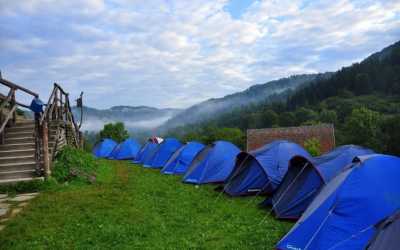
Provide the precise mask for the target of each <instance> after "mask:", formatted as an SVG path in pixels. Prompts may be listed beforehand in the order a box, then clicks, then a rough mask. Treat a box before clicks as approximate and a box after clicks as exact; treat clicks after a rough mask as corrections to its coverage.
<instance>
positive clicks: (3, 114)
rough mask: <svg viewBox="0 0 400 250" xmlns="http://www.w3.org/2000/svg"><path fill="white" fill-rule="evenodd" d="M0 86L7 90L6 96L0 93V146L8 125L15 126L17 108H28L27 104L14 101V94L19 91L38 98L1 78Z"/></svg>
mask: <svg viewBox="0 0 400 250" xmlns="http://www.w3.org/2000/svg"><path fill="white" fill-rule="evenodd" d="M0 84H1V85H3V86H6V87H8V88H9V91H8V94H7V95H3V94H1V93H0V144H3V143H4V130H5V128H6V127H7V126H8V125H11V124H15V121H16V117H17V109H18V106H20V107H25V108H29V105H28V104H23V103H20V102H19V101H17V100H16V95H15V94H16V92H17V91H21V92H24V93H26V94H28V95H31V96H33V97H39V95H38V94H37V93H35V92H33V91H31V90H29V89H27V88H24V87H22V86H20V85H18V84H15V83H12V82H10V81H8V80H6V79H3V78H1V77H0Z"/></svg>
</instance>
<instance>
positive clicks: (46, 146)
mask: <svg viewBox="0 0 400 250" xmlns="http://www.w3.org/2000/svg"><path fill="white" fill-rule="evenodd" d="M42 129H43V133H42V134H43V169H44V175H45V177H46V178H47V177H49V176H50V175H51V170H50V158H49V130H48V127H47V122H44V123H43V124H42Z"/></svg>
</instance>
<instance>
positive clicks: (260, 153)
mask: <svg viewBox="0 0 400 250" xmlns="http://www.w3.org/2000/svg"><path fill="white" fill-rule="evenodd" d="M296 155H300V156H302V157H304V158H306V159H311V156H310V155H309V153H308V152H307V151H306V150H305V149H303V148H302V147H301V146H299V145H298V144H296V143H293V142H289V141H284V140H277V141H274V142H272V143H269V144H266V145H264V146H263V147H262V148H259V149H257V150H254V151H252V152H249V153H247V152H242V153H240V154H239V155H238V157H237V161H236V165H235V170H234V171H233V172H232V175H231V176H230V177H229V179H228V181H227V182H226V183H225V186H224V192H226V193H227V194H229V195H231V196H240V195H251V194H261V193H273V192H274V190H276V188H277V187H278V185H279V184H280V182H281V181H282V179H283V177H284V176H285V174H286V171H287V168H288V165H289V160H290V159H291V158H292V157H294V156H296Z"/></svg>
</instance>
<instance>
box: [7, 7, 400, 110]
mask: <svg viewBox="0 0 400 250" xmlns="http://www.w3.org/2000/svg"><path fill="white" fill-rule="evenodd" d="M227 2H228V0H217V1H211V0H210V1H204V0H192V1H186V0H176V1H163V0H150V1H139V0H112V1H101V0H90V1H83V0H82V1H78V0H69V1H67V0H60V1H53V0H32V1H5V0H0V6H1V10H0V13H2V14H3V16H2V17H0V31H2V32H1V36H4V37H2V39H1V40H0V51H1V52H2V53H3V54H5V55H6V56H5V57H2V58H1V59H0V68H1V69H2V71H3V74H4V75H5V76H9V78H11V79H14V80H16V81H19V82H26V83H27V84H28V86H29V85H30V86H31V87H32V88H33V89H38V91H41V92H42V93H47V92H48V89H49V88H50V87H51V85H50V83H51V82H53V81H59V82H62V83H64V84H65V85H66V88H70V91H71V92H72V94H78V93H79V92H80V90H84V91H85V93H86V96H87V101H88V102H89V105H93V106H98V107H107V106H111V105H117V104H126V105H142V104H144V105H150V106H158V107H165V106H167V107H187V106H188V105H191V104H194V103H196V102H199V101H201V100H204V99H207V98H210V97H219V96H223V95H225V94H230V93H232V92H235V91H239V90H243V89H245V88H247V87H248V86H250V85H252V84H255V83H262V82H266V81H268V80H272V79H274V78H278V77H284V76H288V75H291V74H295V73H310V72H319V71H326V70H335V69H337V68H339V67H340V66H343V65H344V64H348V63H351V62H353V61H356V60H360V59H361V58H363V57H365V56H367V55H368V54H370V53H372V52H374V51H376V50H378V49H380V48H382V47H384V46H386V45H388V44H390V43H392V42H394V41H395V40H396V39H398V36H399V35H400V32H399V30H400V29H399V28H400V20H399V15H400V3H399V2H398V1H394V0H385V1H383V0H382V1H360V0H358V1H351V0H339V1H334V2H332V1H322V0H315V1H302V0H294V1H293V0H281V1H276V0H259V1H255V2H254V3H253V4H252V5H251V6H250V7H249V8H248V9H247V10H246V12H245V13H244V14H243V15H242V17H241V19H233V18H232V17H231V16H230V14H229V13H228V12H226V11H225V10H224V6H225V5H226V4H227ZM21 20H24V21H23V22H22V23H24V24H21ZM1 23H3V24H1ZM9 27H13V29H10V28H9ZM21 69H25V70H21ZM28 69H31V71H29V70H28ZM38 72H40V74H38ZM46 83H48V84H46ZM45 95H46V94H45Z"/></svg>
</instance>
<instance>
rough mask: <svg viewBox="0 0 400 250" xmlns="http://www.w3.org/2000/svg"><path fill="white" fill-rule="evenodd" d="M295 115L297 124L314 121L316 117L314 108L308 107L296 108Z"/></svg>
mask: <svg viewBox="0 0 400 250" xmlns="http://www.w3.org/2000/svg"><path fill="white" fill-rule="evenodd" d="M295 116H296V123H297V124H303V123H305V122H307V121H315V120H317V118H318V114H317V113H316V112H315V111H314V110H312V109H308V108H299V109H297V110H296V112H295Z"/></svg>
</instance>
